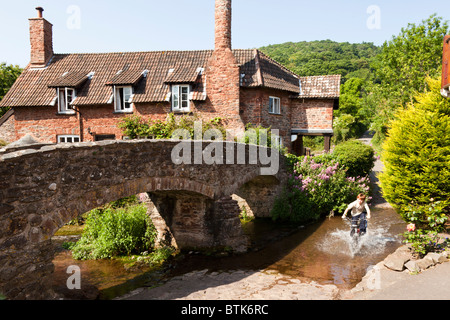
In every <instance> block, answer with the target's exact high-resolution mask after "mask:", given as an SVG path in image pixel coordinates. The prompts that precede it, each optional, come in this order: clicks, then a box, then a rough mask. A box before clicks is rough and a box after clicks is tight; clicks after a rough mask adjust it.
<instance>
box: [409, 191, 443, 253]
mask: <svg viewBox="0 0 450 320" xmlns="http://www.w3.org/2000/svg"><path fill="white" fill-rule="evenodd" d="M403 219H404V220H405V221H407V222H409V223H410V224H408V226H407V229H408V231H407V232H405V233H403V237H404V238H405V240H404V242H405V243H410V244H411V247H412V248H413V251H414V253H415V254H416V255H418V256H419V257H423V256H425V255H426V254H427V253H428V252H439V251H443V250H445V249H446V248H448V247H449V246H450V239H448V238H445V239H443V238H442V237H441V236H440V235H439V232H443V231H445V223H446V222H447V220H448V216H447V215H446V214H445V207H444V206H443V204H442V203H441V202H440V201H437V202H434V201H433V199H431V203H430V204H429V205H426V206H421V205H416V204H413V205H410V206H409V207H408V208H407V210H405V211H404V212H403Z"/></svg>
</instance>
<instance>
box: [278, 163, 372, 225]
mask: <svg viewBox="0 0 450 320" xmlns="http://www.w3.org/2000/svg"><path fill="white" fill-rule="evenodd" d="M287 159H288V163H289V167H290V168H291V170H292V173H291V174H290V177H289V180H288V185H287V188H286V190H284V192H283V194H282V195H281V197H279V198H278V199H277V200H276V202H275V205H274V208H273V209H272V217H273V219H274V220H288V221H291V222H305V221H308V220H316V219H318V218H319V217H321V216H324V215H327V214H329V213H330V212H332V211H336V212H342V211H343V210H345V208H346V207H347V205H348V203H350V202H352V201H354V200H355V199H356V196H357V195H358V194H359V193H367V192H368V191H369V179H368V178H367V177H362V178H361V177H358V178H354V177H347V174H346V169H345V167H343V166H342V165H341V164H340V163H339V162H337V161H336V160H335V159H334V158H333V157H332V156H330V155H328V156H324V157H320V158H314V157H307V156H305V157H303V158H300V157H296V156H294V155H287ZM316 160H320V162H319V161H316Z"/></svg>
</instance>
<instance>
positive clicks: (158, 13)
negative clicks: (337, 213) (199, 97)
mask: <svg viewBox="0 0 450 320" xmlns="http://www.w3.org/2000/svg"><path fill="white" fill-rule="evenodd" d="M0 1H1V6H0V10H1V11H0V30H2V31H1V33H0V62H6V63H7V64H14V65H19V66H21V67H25V66H26V65H27V64H28V62H29V56H30V41H29V23H28V19H29V18H34V17H36V16H37V12H36V10H35V7H37V6H41V7H43V8H44V13H43V15H44V18H46V19H47V20H48V21H49V22H51V23H52V24H53V49H54V52H55V53H89V52H128V51H165V50H205V49H213V48H214V0H164V1H156V0H128V1H124V0H121V1H117V0H109V1H107V0H70V1H68V0H59V1H56V0H40V1H31V0H15V1H10V0H8V1H5V0H0ZM232 6H233V7H232V8H233V9H232V15H233V21H232V46H233V48H235V49H249V48H259V47H262V46H267V45H270V44H279V43H284V42H299V41H313V40H327V39H330V40H333V41H337V42H350V43H361V42H372V43H374V44H375V45H382V44H383V43H384V42H385V41H389V40H391V39H392V37H393V36H396V35H398V34H399V33H400V32H401V29H402V28H405V27H407V26H408V23H416V24H419V23H421V21H422V20H425V19H427V18H428V17H429V16H430V15H432V14H433V13H436V14H437V15H438V16H440V17H442V18H443V19H444V20H450V10H449V8H448V6H447V5H445V1H444V0H420V1H419V0H320V1H318V0H316V1H311V0H307V1H306V0H233V3H232Z"/></svg>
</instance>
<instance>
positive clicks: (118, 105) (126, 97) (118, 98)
mask: <svg viewBox="0 0 450 320" xmlns="http://www.w3.org/2000/svg"><path fill="white" fill-rule="evenodd" d="M132 95H133V88H132V87H131V86H126V87H116V86H114V111H115V112H132V111H133V107H132V105H131V98H132Z"/></svg>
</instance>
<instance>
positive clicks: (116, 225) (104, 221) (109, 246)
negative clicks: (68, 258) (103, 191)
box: [71, 205, 156, 260]
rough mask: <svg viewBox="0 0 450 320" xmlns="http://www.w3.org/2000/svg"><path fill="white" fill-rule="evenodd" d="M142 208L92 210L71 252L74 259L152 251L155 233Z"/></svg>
mask: <svg viewBox="0 0 450 320" xmlns="http://www.w3.org/2000/svg"><path fill="white" fill-rule="evenodd" d="M146 212H147V210H146V208H145V206H143V205H134V206H128V207H126V208H117V209H114V208H111V207H107V208H105V209H94V210H92V211H91V212H90V214H89V215H88V217H87V220H86V226H85V229H84V233H83V235H82V237H81V239H80V240H79V241H78V242H77V243H76V244H75V245H74V246H73V247H72V248H71V249H72V254H73V257H74V258H75V259H82V260H83V259H104V258H111V257H114V256H118V255H129V254H131V253H141V252H144V251H149V250H152V249H153V247H154V242H155V237H156V230H155V228H154V226H153V224H152V222H151V220H150V218H149V217H148V216H147V214H146Z"/></svg>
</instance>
